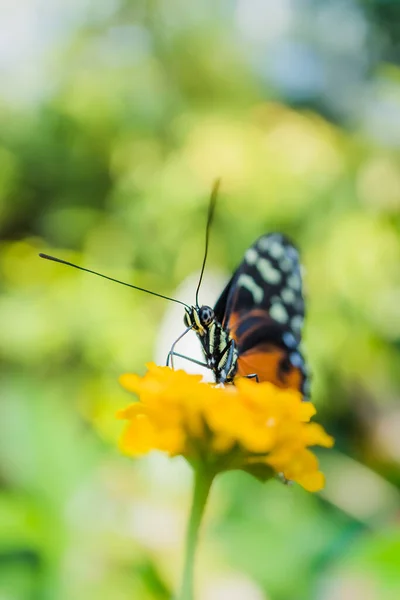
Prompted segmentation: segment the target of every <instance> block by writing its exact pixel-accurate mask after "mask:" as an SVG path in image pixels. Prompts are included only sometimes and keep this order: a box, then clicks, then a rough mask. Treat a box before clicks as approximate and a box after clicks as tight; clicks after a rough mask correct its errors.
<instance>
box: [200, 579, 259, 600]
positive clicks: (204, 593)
mask: <svg viewBox="0 0 400 600" xmlns="http://www.w3.org/2000/svg"><path fill="white" fill-rule="evenodd" d="M199 598H200V600H269V597H268V596H266V595H265V594H264V592H263V591H262V590H261V589H260V588H259V586H257V585H256V584H255V583H254V582H252V581H251V580H250V579H248V578H247V577H245V576H244V575H238V574H236V573H230V574H226V575H224V576H223V577H221V576H220V577H218V578H215V579H212V578H211V580H209V581H207V583H206V584H205V585H204V586H203V589H202V590H201V592H200V595H199Z"/></svg>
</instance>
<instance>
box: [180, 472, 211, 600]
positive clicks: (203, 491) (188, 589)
mask: <svg viewBox="0 0 400 600" xmlns="http://www.w3.org/2000/svg"><path fill="white" fill-rule="evenodd" d="M213 479H214V473H207V472H206V471H205V470H204V469H201V468H197V469H195V471H194V491H193V500H192V508H191V511H190V519H189V525H188V529H187V533H186V548H185V564H184V568H183V577H182V585H181V590H180V594H179V595H178V599H177V600H193V574H194V559H195V554H196V547H197V540H198V537H199V529H200V524H201V520H202V517H203V514H204V509H205V507H206V503H207V498H208V494H209V491H210V488H211V484H212V482H213Z"/></svg>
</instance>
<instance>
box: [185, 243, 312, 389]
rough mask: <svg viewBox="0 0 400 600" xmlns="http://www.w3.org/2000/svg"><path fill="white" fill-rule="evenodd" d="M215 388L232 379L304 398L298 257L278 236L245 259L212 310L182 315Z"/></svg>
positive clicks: (305, 380) (195, 309)
mask: <svg viewBox="0 0 400 600" xmlns="http://www.w3.org/2000/svg"><path fill="white" fill-rule="evenodd" d="M185 311H186V314H185V324H186V325H187V327H188V328H189V327H190V328H191V329H193V330H194V331H195V332H196V333H197V335H198V337H199V339H200V342H201V345H202V349H203V353H204V357H205V360H206V365H207V366H208V367H209V368H210V369H211V370H212V371H213V373H214V376H215V380H216V382H217V383H230V382H233V381H234V378H235V376H236V375H240V376H243V377H253V378H255V379H256V380H257V381H259V382H261V381H270V382H271V383H274V384H275V385H277V386H279V387H281V388H295V389H297V390H299V391H300V392H301V393H302V394H303V396H304V397H308V394H309V390H308V387H309V377H308V372H307V365H306V362H305V360H304V358H303V354H302V351H301V349H300V347H301V330H302V326H303V321H304V312H305V311H304V298H303V293H302V277H301V267H300V261H299V253H298V251H297V249H296V247H295V246H294V245H293V244H292V243H291V242H290V241H289V239H288V238H287V237H286V236H284V235H283V234H281V233H270V234H266V235H263V236H261V237H260V238H259V239H258V240H257V241H256V242H255V243H254V244H253V245H252V246H251V247H250V248H249V249H248V250H247V251H246V253H245V255H244V258H243V261H242V263H241V264H240V265H239V267H238V268H237V269H236V271H235V272H234V273H233V275H232V277H231V279H230V281H229V282H228V284H227V285H226V287H225V289H224V290H223V292H222V294H221V295H220V297H219V299H218V300H217V303H216V305H215V307H214V308H211V307H210V306H201V307H190V308H189V309H188V308H186V309H185Z"/></svg>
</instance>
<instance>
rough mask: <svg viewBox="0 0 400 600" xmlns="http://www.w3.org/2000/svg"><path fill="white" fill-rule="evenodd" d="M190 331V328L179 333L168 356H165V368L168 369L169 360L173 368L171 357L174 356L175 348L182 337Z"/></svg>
mask: <svg viewBox="0 0 400 600" xmlns="http://www.w3.org/2000/svg"><path fill="white" fill-rule="evenodd" d="M191 329H192V327H188V328H187V329H185V331H184V332H183V333H181V335H180V336H179V337H178V338H177V339H176V340H175V341H174V343H173V344H172V346H171V350H170V351H169V352H168V355H167V367H169V361H170V359H171V367H172V368H174V359H173V356H174V354H175V346H176V344H177V343H178V342H179V341H180V340H181V339H182V338H183V336H185V335H186V334H187V333H189V331H190V330H191Z"/></svg>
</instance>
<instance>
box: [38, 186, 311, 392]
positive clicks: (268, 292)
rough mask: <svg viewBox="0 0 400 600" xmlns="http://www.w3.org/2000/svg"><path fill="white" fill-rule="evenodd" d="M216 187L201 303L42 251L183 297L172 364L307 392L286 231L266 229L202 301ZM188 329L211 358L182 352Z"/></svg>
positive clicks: (298, 293)
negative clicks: (218, 290)
mask: <svg viewBox="0 0 400 600" xmlns="http://www.w3.org/2000/svg"><path fill="white" fill-rule="evenodd" d="M218 189H219V181H216V182H215V184H214V187H213V190H212V193H211V198H210V203H209V209H208V218H207V226H206V243H205V252H204V258H203V264H202V268H201V274H200V278H199V282H198V285H197V290H196V302H195V305H192V306H191V305H189V304H186V303H185V302H181V301H180V300H177V299H175V298H171V297H169V296H165V295H163V294H159V293H157V292H153V291H150V290H147V289H145V288H141V287H138V286H136V285H133V284H129V283H126V282H123V281H120V280H117V279H114V278H113V277H109V276H107V275H104V274H102V273H98V272H97V271H93V270H91V269H87V268H84V267H81V266H79V265H76V264H74V263H70V262H68V261H65V260H63V259H60V258H56V257H54V256H50V255H48V254H43V253H41V254H40V256H41V257H42V258H45V259H47V260H52V261H54V262H58V263H61V264H64V265H67V266H71V267H74V268H76V269H79V270H81V271H85V272H88V273H92V274H94V275H98V276H100V277H103V278H104V279H108V280H110V281H113V282H116V283H120V284H122V285H125V286H127V287H131V288H133V289H136V290H139V291H142V292H146V293H149V294H152V295H154V296H158V297H160V298H164V299H166V300H170V301H172V302H176V303H178V304H181V305H183V306H184V307H185V316H184V321H185V324H186V330H185V331H184V332H183V333H182V334H181V335H180V336H179V337H178V338H177V340H175V342H174V343H173V345H172V347H171V350H170V352H169V353H168V357H167V365H168V364H169V362H170V361H171V364H172V366H173V357H174V356H178V357H181V358H185V359H187V360H191V361H192V362H195V363H198V364H201V365H202V366H206V367H208V368H209V369H211V370H212V372H213V374H214V378H215V381H216V382H217V383H223V384H224V383H233V382H234V379H235V377H236V376H237V375H239V376H243V377H250V378H254V379H256V381H259V382H262V381H270V382H271V383H274V384H275V385H277V386H279V387H281V388H295V389H297V390H299V391H300V392H301V393H302V394H303V396H304V398H308V396H309V389H308V388H309V376H308V371H307V365H306V362H305V360H304V358H303V355H302V352H301V349H300V347H301V330H302V325H303V320H304V299H303V294H302V278H301V268H300V261H299V253H298V251H297V249H296V247H295V246H294V245H293V244H292V243H291V242H290V241H289V239H288V238H287V237H285V236H284V235H283V234H281V233H271V234H266V235H263V236H261V237H260V238H259V239H258V240H257V241H256V242H255V243H254V244H253V245H252V246H251V247H250V248H249V249H248V250H247V251H246V253H245V255H244V258H243V261H242V263H241V264H240V265H239V267H238V268H237V269H236V271H235V272H234V273H233V276H232V278H231V279H230V281H229V282H228V284H227V285H226V287H225V289H224V290H223V292H222V294H221V295H220V297H219V299H218V301H217V303H216V305H215V307H214V308H211V307H210V306H207V305H200V304H199V300H198V298H199V290H200V286H201V282H202V278H203V274H204V269H205V264H206V259H207V253H208V244H209V233H210V227H211V223H212V219H213V214H214V209H215V204H216V198H217V194H218ZM189 331H194V332H195V333H196V334H197V336H198V338H199V340H200V343H201V347H202V349H203V354H204V358H205V363H199V361H197V360H195V359H192V358H190V357H187V356H184V355H182V354H179V353H178V352H176V349H175V348H176V345H177V343H178V342H179V341H180V340H181V338H182V337H183V336H184V335H186V334H187V333H188V332H189Z"/></svg>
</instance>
